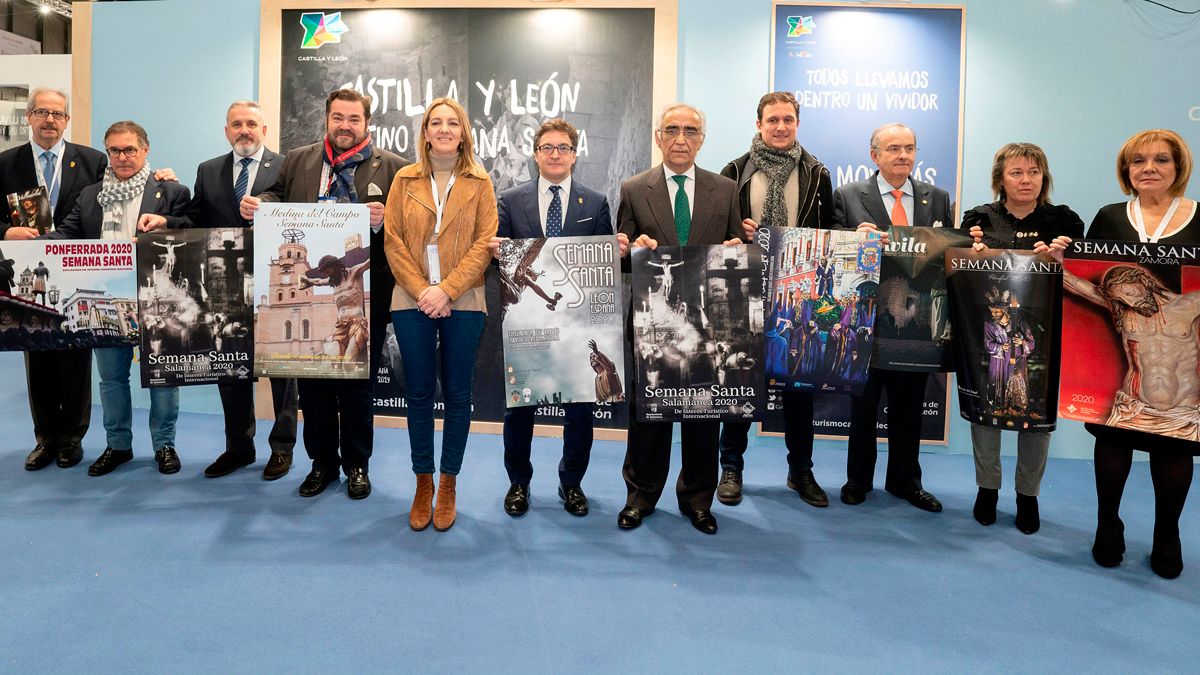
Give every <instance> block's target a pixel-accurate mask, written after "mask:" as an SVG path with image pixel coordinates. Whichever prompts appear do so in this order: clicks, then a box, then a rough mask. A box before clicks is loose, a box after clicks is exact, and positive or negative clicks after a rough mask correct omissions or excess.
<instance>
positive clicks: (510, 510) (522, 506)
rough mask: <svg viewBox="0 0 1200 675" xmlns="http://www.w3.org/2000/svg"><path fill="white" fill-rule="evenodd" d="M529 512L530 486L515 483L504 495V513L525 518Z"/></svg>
mask: <svg viewBox="0 0 1200 675" xmlns="http://www.w3.org/2000/svg"><path fill="white" fill-rule="evenodd" d="M528 510H529V486H528V485H521V484H520V483H513V484H512V485H510V486H508V493H506V494H505V495H504V512H505V513H507V514H508V515H510V516H523V515H525V512H526V511H528Z"/></svg>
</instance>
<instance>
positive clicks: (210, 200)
mask: <svg viewBox="0 0 1200 675" xmlns="http://www.w3.org/2000/svg"><path fill="white" fill-rule="evenodd" d="M281 168H283V155H279V154H276V153H274V152H271V151H270V150H264V151H263V156H262V162H261V163H260V164H259V165H258V173H257V174H256V175H255V176H254V185H251V186H250V189H249V190H248V191H247V193H246V194H249V195H251V196H253V195H257V194H258V193H260V192H262V191H263V190H266V189H267V188H269V187H271V186H272V185H274V184H275V181H276V180H278V178H279V170H280V169H281ZM187 216H188V221H189V222H190V224H191V226H192V227H245V226H247V225H249V224H250V223H249V222H248V221H246V220H242V216H241V214H240V213H238V202H237V200H236V199H234V198H233V153H232V152H227V153H225V154H224V155H221V156H220V157H214V158H212V159H210V160H208V161H205V162H201V163H200V166H198V167H196V189H195V191H194V192H193V194H192V203H191V204H189V205H188V213H187Z"/></svg>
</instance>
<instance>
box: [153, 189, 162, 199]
mask: <svg viewBox="0 0 1200 675" xmlns="http://www.w3.org/2000/svg"><path fill="white" fill-rule="evenodd" d="M154 198H155V199H162V190H159V191H158V192H155V193H154Z"/></svg>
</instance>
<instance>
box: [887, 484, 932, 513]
mask: <svg viewBox="0 0 1200 675" xmlns="http://www.w3.org/2000/svg"><path fill="white" fill-rule="evenodd" d="M893 494H894V493H893ZM896 496H897V497H899V498H901V499H903V500H904V501H906V502H908V503H909V504H912V505H913V506H915V507H917V508H918V509H921V510H922V511H928V512H930V513H941V511H942V503H941V502H939V501H938V498H937V497H934V496H933V495H932V494H931V493H929V492H927V491H925V490H924V489H920V488H918V489H917V490H916V491H915V492H910V493H908V494H906V495H896Z"/></svg>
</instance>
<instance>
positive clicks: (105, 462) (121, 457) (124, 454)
mask: <svg viewBox="0 0 1200 675" xmlns="http://www.w3.org/2000/svg"><path fill="white" fill-rule="evenodd" d="M131 459H133V451H132V450H113V449H112V448H105V449H104V452H102V453H100V456H99V457H98V458H96V461H95V462H93V463H92V465H91V466H89V467H88V475H89V476H103V475H104V474H106V473H111V472H112V470H113V469H115V468H117V467H118V466H121V465H122V464H124V463H125V462H128V461H129V460H131Z"/></svg>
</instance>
